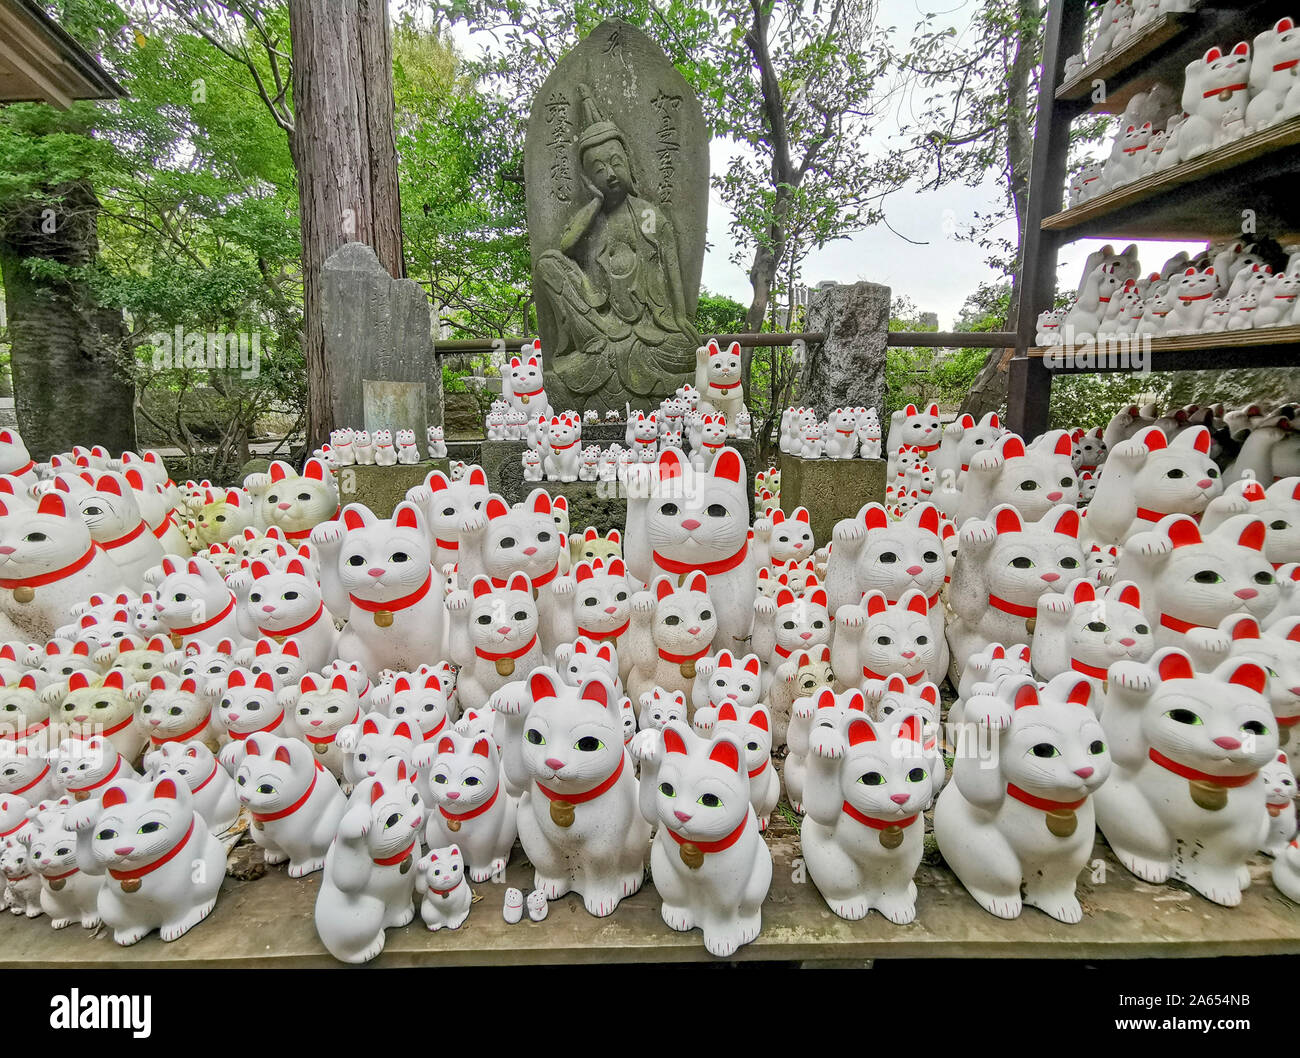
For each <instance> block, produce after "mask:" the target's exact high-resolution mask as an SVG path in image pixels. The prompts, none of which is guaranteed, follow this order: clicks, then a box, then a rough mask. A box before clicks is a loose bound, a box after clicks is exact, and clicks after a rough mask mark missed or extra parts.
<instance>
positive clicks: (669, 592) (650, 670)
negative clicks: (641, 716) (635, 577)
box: [626, 573, 719, 701]
mask: <svg viewBox="0 0 1300 1058" xmlns="http://www.w3.org/2000/svg"><path fill="white" fill-rule="evenodd" d="M711 590H712V584H711V583H710V580H709V578H708V577H707V576H705V575H704V574H703V573H692V574H691V575H690V576H689V577H687V578H686V581H685V583H684V584H682V585H681V586H680V587H678V586H676V582H675V579H674V578H671V577H666V576H659V577H656V578H655V580H654V583H653V584H652V585H651V586H650V591H646V592H638V593H637V594H636V595H635V596H633V598H632V627H631V629H630V631H629V632H628V639H627V651H626V653H627V655H628V657H629V658H630V659H631V662H632V669H631V672H630V673H629V674H628V678H627V691H628V694H629V695H630V696H631V697H632V700H633V701H637V700H639V698H640V696H641V694H642V693H643V692H645V691H647V690H649V689H650V688H651V687H662V688H664V689H665V690H668V691H681V692H682V694H683V695H684V696H685V697H686V699H687V700H688V701H689V700H690V698H691V691H692V688H693V686H694V684H695V677H696V669H695V665H696V662H697V661H699V660H700V658H702V657H704V655H705V654H707V653H708V652H709V650H710V648H711V644H713V643H715V642H716V641H717V627H718V620H719V618H718V614H717V612H716V610H715V608H714V602H713V598H712V594H711Z"/></svg>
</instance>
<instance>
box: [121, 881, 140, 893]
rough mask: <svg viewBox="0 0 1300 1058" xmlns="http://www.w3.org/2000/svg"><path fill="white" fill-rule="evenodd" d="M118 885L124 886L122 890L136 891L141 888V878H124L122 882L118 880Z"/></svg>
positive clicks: (127, 891) (126, 891)
mask: <svg viewBox="0 0 1300 1058" xmlns="http://www.w3.org/2000/svg"><path fill="white" fill-rule="evenodd" d="M118 885H120V886H121V887H122V892H124V893H134V892H137V891H139V889H140V879H139V878H123V879H122V880H121V881H120V882H118Z"/></svg>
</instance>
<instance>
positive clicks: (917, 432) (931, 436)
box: [885, 404, 943, 479]
mask: <svg viewBox="0 0 1300 1058" xmlns="http://www.w3.org/2000/svg"><path fill="white" fill-rule="evenodd" d="M941 426H942V423H941V422H940V421H939V405H937V404H930V405H929V406H928V407H926V408H925V409H924V410H919V409H918V408H917V407H916V405H915V404H909V405H907V407H905V408H903V409H902V410H901V411H896V412H894V413H893V414H891V415H890V416H889V433H888V435H887V436H886V438H885V449H886V450H887V452H888V453H889V461H888V468H887V469H888V476H889V478H891V479H892V478H893V476H894V474H895V473H897V470H898V465H897V457H898V451H899V449H900V448H902V447H903V446H904V445H912V446H913V447H915V448H916V449H918V450H919V451H920V452H921V453H922V454H924V455H925V456H927V457H928V456H930V455H932V454H934V453H935V452H937V451H938V450H939V445H940V444H941V443H942V441H943V434H942V433H941V430H940V428H941Z"/></svg>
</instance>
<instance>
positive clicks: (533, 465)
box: [519, 448, 542, 481]
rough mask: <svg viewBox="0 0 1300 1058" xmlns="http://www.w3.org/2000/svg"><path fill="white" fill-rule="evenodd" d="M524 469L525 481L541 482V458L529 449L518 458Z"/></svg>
mask: <svg viewBox="0 0 1300 1058" xmlns="http://www.w3.org/2000/svg"><path fill="white" fill-rule="evenodd" d="M519 458H520V459H521V461H522V463H523V468H524V480H525V481H541V480H542V457H541V456H540V455H539V454H538V453H537V452H534V451H533V450H532V449H531V448H530V449H528V450H526V451H525V452H524V453H523V454H522V455H521V456H520V457H519Z"/></svg>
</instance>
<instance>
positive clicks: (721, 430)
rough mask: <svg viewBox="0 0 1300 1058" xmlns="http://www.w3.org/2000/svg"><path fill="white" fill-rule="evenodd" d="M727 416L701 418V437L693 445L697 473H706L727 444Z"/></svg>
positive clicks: (693, 457) (692, 456) (705, 416)
mask: <svg viewBox="0 0 1300 1058" xmlns="http://www.w3.org/2000/svg"><path fill="white" fill-rule="evenodd" d="M727 435H728V432H727V417H726V416H725V415H704V416H701V418H700V438H699V442H698V443H694V444H692V446H691V466H692V467H694V468H695V471H696V473H699V474H706V473H708V470H709V467H710V466H712V465H713V460H714V459H715V458H716V457H717V454H718V453H719V452H721V451H722V449H723V448H725V447H726V444H727Z"/></svg>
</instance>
